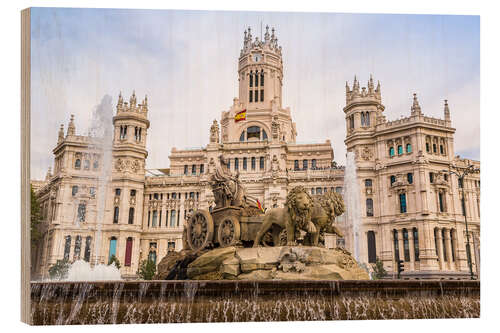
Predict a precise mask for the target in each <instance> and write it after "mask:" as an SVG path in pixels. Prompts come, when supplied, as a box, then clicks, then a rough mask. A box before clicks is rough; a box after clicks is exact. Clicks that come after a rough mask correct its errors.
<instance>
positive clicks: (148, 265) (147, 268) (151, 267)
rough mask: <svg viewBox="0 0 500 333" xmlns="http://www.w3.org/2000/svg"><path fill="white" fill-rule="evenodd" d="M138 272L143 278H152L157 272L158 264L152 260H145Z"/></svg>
mask: <svg viewBox="0 0 500 333" xmlns="http://www.w3.org/2000/svg"><path fill="white" fill-rule="evenodd" d="M137 274H138V275H139V276H140V277H141V278H142V279H143V280H152V279H153V277H154V276H155V274H156V264H155V263H154V261H152V260H149V259H147V260H143V261H142V262H141V264H140V266H139V269H138V270H137Z"/></svg>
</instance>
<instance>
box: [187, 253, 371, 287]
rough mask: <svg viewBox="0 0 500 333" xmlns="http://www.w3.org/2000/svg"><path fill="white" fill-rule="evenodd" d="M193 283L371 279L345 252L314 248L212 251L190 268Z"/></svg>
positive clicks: (188, 271)
mask: <svg viewBox="0 0 500 333" xmlns="http://www.w3.org/2000/svg"><path fill="white" fill-rule="evenodd" d="M186 276H187V278H188V279H191V280H369V279H370V277H369V275H368V273H367V272H366V271H365V270H364V269H363V268H362V267H360V266H359V265H358V263H357V262H356V261H355V260H354V258H353V257H352V256H351V254H350V253H349V252H347V251H346V250H344V249H325V248H321V247H312V246H279V247H258V248H239V247H234V246H233V247H225V248H218V249H214V250H211V251H208V252H206V253H204V254H202V255H201V256H199V257H197V258H196V259H195V260H194V261H192V262H191V263H189V264H188V265H187V270H186Z"/></svg>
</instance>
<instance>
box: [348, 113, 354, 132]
mask: <svg viewBox="0 0 500 333" xmlns="http://www.w3.org/2000/svg"><path fill="white" fill-rule="evenodd" d="M349 125H350V127H351V129H352V128H354V116H350V117H349Z"/></svg>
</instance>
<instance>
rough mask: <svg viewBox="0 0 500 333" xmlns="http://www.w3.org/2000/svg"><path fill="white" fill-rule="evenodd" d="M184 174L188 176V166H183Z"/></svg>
mask: <svg viewBox="0 0 500 333" xmlns="http://www.w3.org/2000/svg"><path fill="white" fill-rule="evenodd" d="M184 174H185V175H187V174H188V166H187V165H185V166H184Z"/></svg>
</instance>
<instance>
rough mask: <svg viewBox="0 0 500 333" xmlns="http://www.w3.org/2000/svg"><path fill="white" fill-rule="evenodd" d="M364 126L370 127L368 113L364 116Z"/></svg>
mask: <svg viewBox="0 0 500 333" xmlns="http://www.w3.org/2000/svg"><path fill="white" fill-rule="evenodd" d="M365 125H366V126H370V112H367V113H366V115H365Z"/></svg>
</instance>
